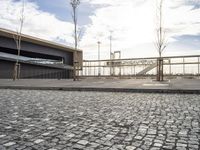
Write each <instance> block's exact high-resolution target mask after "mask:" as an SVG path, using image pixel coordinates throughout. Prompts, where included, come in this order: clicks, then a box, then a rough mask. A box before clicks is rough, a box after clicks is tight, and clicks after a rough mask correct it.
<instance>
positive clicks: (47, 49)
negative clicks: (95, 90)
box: [0, 29, 83, 79]
mask: <svg viewBox="0 0 200 150" xmlns="http://www.w3.org/2000/svg"><path fill="white" fill-rule="evenodd" d="M16 35H17V33H15V32H13V31H9V30H5V29H0V78H8V79H9V78H12V77H13V72H14V65H15V63H16V61H18V62H19V63H20V68H21V69H20V78H59V79H62V78H63V79H66V78H72V77H73V68H74V66H73V65H74V59H75V58H76V62H77V63H76V64H77V65H76V66H78V67H77V68H78V69H81V68H82V60H83V59H82V56H83V55H82V51H81V50H75V49H73V48H71V47H67V46H64V45H60V44H57V43H53V42H50V41H46V40H42V39H39V38H35V37H31V36H28V35H22V40H21V50H20V55H18V50H17V46H16V42H15V40H14V37H15V36H16ZM75 54H76V57H75Z"/></svg>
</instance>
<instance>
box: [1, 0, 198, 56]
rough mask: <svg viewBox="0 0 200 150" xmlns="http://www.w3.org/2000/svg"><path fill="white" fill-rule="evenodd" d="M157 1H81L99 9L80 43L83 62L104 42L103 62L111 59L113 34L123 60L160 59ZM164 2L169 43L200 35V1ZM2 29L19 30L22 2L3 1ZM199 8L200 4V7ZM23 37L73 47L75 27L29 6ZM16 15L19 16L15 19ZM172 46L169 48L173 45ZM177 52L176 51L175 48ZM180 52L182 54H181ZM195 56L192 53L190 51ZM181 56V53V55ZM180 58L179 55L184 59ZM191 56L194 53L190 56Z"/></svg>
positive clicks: (172, 53)
mask: <svg viewBox="0 0 200 150" xmlns="http://www.w3.org/2000/svg"><path fill="white" fill-rule="evenodd" d="M155 1H156V0H82V3H89V4H90V5H96V6H98V7H93V8H96V9H95V12H94V13H91V14H92V15H91V16H89V17H90V19H91V23H90V24H88V25H86V26H84V28H85V32H84V34H83V37H82V39H81V42H80V48H81V49H83V50H84V59H97V41H99V40H100V41H101V43H102V44H101V58H102V59H105V58H109V35H110V30H112V31H113V33H112V36H113V51H114V50H121V51H122V57H126V58H127V57H147V56H157V52H156V50H155V47H154V44H153V41H154V39H155V23H156V18H155V14H156V9H155V6H156V3H155ZM189 1H190V2H189V3H188V0H170V1H169V0H165V8H164V10H165V12H164V14H165V16H164V18H165V22H164V23H165V27H166V28H167V29H169V30H168V34H167V36H168V37H171V38H169V39H168V40H169V42H170V43H171V42H174V41H175V40H176V39H173V38H172V37H173V36H181V35H198V34H200V9H193V8H194V6H192V4H193V3H198V4H199V3H200V1H199V0H189ZM0 5H1V9H0V27H2V28H7V29H11V30H16V28H17V27H18V25H19V11H20V8H21V3H20V2H16V1H15V2H14V0H0ZM199 5H200V4H199ZM25 11H26V12H25V24H24V28H23V33H25V34H29V35H32V36H36V37H40V38H44V39H47V40H51V41H56V42H61V43H65V44H66V43H68V44H70V43H73V38H72V34H73V25H72V24H71V23H69V22H64V21H61V20H59V19H57V18H56V17H55V15H54V14H52V13H50V12H44V11H42V10H39V7H38V6H37V4H36V3H34V2H33V1H32V2H28V1H27V2H26V7H25ZM16 14H17V15H16ZM170 43H169V45H170ZM176 48H177V47H176ZM178 51H179V50H177V49H175V48H174V49H173V47H172V46H169V48H168V49H166V52H165V53H164V54H167V55H177V53H178ZM180 52H181V50H180ZM191 52H192V51H191ZM189 53H190V52H189ZM181 54H182V53H181ZM181 54H180V55H181ZM191 54H192V53H191Z"/></svg>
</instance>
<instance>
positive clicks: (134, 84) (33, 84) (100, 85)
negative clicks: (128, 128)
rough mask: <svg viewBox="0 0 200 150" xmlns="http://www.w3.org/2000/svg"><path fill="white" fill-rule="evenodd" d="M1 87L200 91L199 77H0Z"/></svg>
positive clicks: (162, 91) (113, 90)
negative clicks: (162, 78)
mask: <svg viewBox="0 0 200 150" xmlns="http://www.w3.org/2000/svg"><path fill="white" fill-rule="evenodd" d="M0 88H1V89H34V90H66V91H104V92H147V93H149V92H150V93H151V92H156V93H196V94H197V93H200V79H172V80H167V81H164V82H157V81H154V80H150V79H82V80H80V81H73V80H52V79H20V80H17V81H13V80H8V79H0Z"/></svg>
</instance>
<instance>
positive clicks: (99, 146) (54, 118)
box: [0, 89, 200, 150]
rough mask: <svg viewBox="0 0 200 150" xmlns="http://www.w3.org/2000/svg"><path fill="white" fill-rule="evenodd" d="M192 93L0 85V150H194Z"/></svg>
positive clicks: (198, 104) (197, 101)
mask: <svg viewBox="0 0 200 150" xmlns="http://www.w3.org/2000/svg"><path fill="white" fill-rule="evenodd" d="M199 110H200V97H199V95H195V94H190V95H187V94H153V93H151V94H150V93H149V94H148V93H146V94H142V93H104V92H70V91H42V90H40V91H39V90H37V91H34V90H4V89H1V90H0V150H4V149H8V150H13V149H17V150H43V149H45V150H46V149H47V150H61V149H62V150H71V149H76V150H81V149H84V150H93V149H96V150H135V149H136V150H147V149H151V150H159V149H166V150H168V149H177V150H185V149H189V150H199V149H200V111H199Z"/></svg>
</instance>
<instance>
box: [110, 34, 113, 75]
mask: <svg viewBox="0 0 200 150" xmlns="http://www.w3.org/2000/svg"><path fill="white" fill-rule="evenodd" d="M112 32H113V31H110V76H111V75H112V62H111V59H112Z"/></svg>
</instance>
